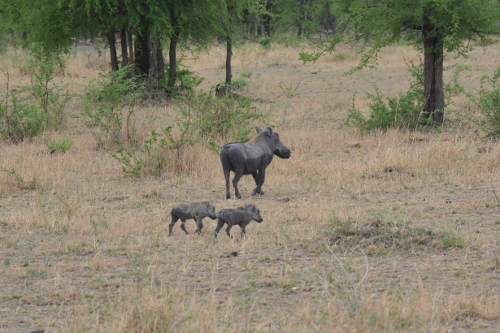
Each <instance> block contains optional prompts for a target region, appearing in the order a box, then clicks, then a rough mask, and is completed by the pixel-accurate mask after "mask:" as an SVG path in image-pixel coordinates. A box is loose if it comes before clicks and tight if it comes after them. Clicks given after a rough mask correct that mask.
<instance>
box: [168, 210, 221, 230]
mask: <svg viewBox="0 0 500 333" xmlns="http://www.w3.org/2000/svg"><path fill="white" fill-rule="evenodd" d="M170 214H171V215H172V222H171V223H170V225H169V226H168V231H169V232H168V235H169V236H170V235H171V234H172V228H173V227H174V225H175V223H176V222H177V221H178V220H179V219H180V220H181V229H182V230H184V232H185V233H186V234H187V233H188V232H187V230H186V226H185V222H186V220H190V219H193V220H195V221H196V226H197V228H196V231H195V232H196V233H201V229H202V228H203V223H202V220H203V219H204V218H205V217H207V216H208V217H210V218H211V219H212V220H215V219H216V218H217V216H216V214H215V207H214V206H213V205H212V204H211V203H210V202H200V203H193V204H189V205H178V206H175V207H174V209H172V212H171V213H170Z"/></svg>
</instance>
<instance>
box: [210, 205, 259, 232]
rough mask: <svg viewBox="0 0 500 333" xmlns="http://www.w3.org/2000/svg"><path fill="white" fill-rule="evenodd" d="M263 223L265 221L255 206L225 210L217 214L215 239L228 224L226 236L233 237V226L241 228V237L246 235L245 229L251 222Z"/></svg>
mask: <svg viewBox="0 0 500 333" xmlns="http://www.w3.org/2000/svg"><path fill="white" fill-rule="evenodd" d="M252 220H253V221H257V222H259V223H260V222H262V221H264V220H263V219H262V217H261V216H260V210H259V209H258V208H257V207H255V205H245V207H238V208H236V209H223V210H221V211H220V212H218V213H217V228H215V238H217V234H218V233H219V231H220V229H221V228H222V227H223V226H224V224H227V228H226V234H227V235H228V236H229V237H231V238H232V237H233V236H231V233H230V232H231V228H232V227H233V225H239V226H240V228H241V236H242V237H243V235H244V234H245V233H246V231H245V227H246V226H247V224H248V223H250V222H251V221H252Z"/></svg>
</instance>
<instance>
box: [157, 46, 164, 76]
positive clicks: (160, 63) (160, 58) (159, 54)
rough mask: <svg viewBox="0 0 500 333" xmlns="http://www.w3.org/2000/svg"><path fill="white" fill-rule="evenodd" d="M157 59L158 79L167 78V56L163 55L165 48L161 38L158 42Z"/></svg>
mask: <svg viewBox="0 0 500 333" xmlns="http://www.w3.org/2000/svg"><path fill="white" fill-rule="evenodd" d="M156 45H157V46H156V59H157V61H158V80H160V81H161V80H163V79H164V78H165V58H164V57H163V49H162V48H161V41H160V39H158V40H157V42H156Z"/></svg>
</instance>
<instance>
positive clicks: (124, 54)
mask: <svg viewBox="0 0 500 333" xmlns="http://www.w3.org/2000/svg"><path fill="white" fill-rule="evenodd" d="M120 44H121V46H122V67H125V66H127V65H128V49H127V31H126V30H125V29H122V30H121V31H120Z"/></svg>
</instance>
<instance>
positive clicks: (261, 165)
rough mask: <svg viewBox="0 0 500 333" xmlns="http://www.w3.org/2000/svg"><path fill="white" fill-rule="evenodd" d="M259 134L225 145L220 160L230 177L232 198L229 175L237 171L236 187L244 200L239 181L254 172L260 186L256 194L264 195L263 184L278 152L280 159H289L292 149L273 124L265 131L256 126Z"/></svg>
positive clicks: (229, 195)
mask: <svg viewBox="0 0 500 333" xmlns="http://www.w3.org/2000/svg"><path fill="white" fill-rule="evenodd" d="M255 129H256V130H257V136H256V137H254V138H253V139H251V140H249V141H247V142H233V143H227V144H225V145H224V147H222V151H221V152H220V160H221V162H222V168H223V169H224V177H225V178H226V198H228V199H229V198H231V193H230V192H229V174H230V172H231V171H233V172H234V177H233V186H234V192H235V195H236V197H238V199H241V194H240V191H239V190H238V182H239V181H240V178H241V176H243V175H252V177H253V179H254V180H255V184H256V185H257V187H256V188H255V189H254V190H253V192H252V195H255V194H264V192H263V191H262V185H263V184H264V180H265V178H266V168H267V166H268V165H269V163H271V161H272V160H273V156H274V155H276V156H278V157H280V158H289V157H290V155H291V154H290V149H288V148H287V147H285V146H284V145H283V143H281V141H280V137H279V135H278V133H276V132H273V129H272V128H271V127H268V128H267V129H266V130H263V129H262V128H260V127H255Z"/></svg>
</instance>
